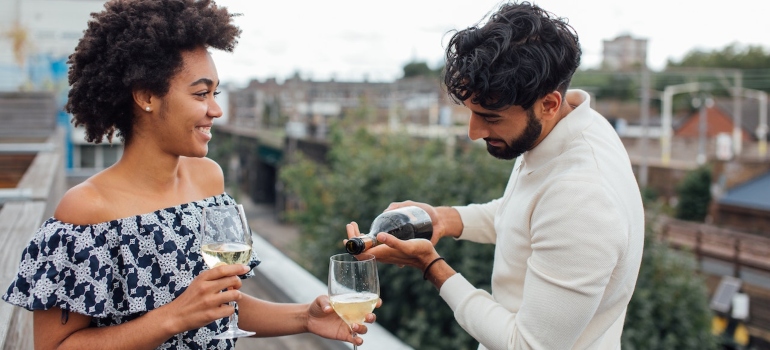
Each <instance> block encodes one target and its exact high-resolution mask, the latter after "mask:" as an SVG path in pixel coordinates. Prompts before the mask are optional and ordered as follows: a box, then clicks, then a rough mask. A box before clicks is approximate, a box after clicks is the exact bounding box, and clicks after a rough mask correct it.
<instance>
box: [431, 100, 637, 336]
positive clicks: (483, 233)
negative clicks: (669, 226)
mask: <svg viewBox="0 0 770 350" xmlns="http://www.w3.org/2000/svg"><path fill="white" fill-rule="evenodd" d="M567 101H569V102H570V103H571V104H574V105H578V104H579V106H578V107H577V108H576V109H574V110H573V111H572V112H571V113H569V114H568V115H567V116H566V117H564V118H563V119H562V120H561V121H559V123H558V124H557V125H556V126H555V128H554V129H553V130H552V131H551V133H550V134H549V135H548V136H547V137H546V138H545V139H544V140H543V141H542V142H541V143H540V144H539V145H538V146H537V147H535V148H534V149H532V150H530V151H529V152H526V153H524V154H523V155H522V156H521V157H519V158H518V159H517V160H516V163H515V165H514V168H513V172H512V173H511V177H510V180H509V182H508V185H507V187H506V189H505V193H504V195H503V197H502V198H499V199H496V200H493V201H491V202H489V203H486V204H478V205H477V204H472V205H468V206H464V207H456V209H457V210H458V211H459V213H460V216H461V218H462V221H463V225H464V230H463V232H462V235H461V236H460V239H465V240H470V241H474V242H479V243H494V244H495V257H494V268H493V271H492V294H491V295H490V294H489V293H487V292H486V291H484V290H481V289H476V288H475V287H473V286H472V285H471V284H470V283H469V282H468V281H467V280H466V279H465V278H464V277H463V276H462V275H460V274H456V275H454V276H452V277H451V278H449V279H448V280H447V281H446V282H445V283H444V285H443V286H442V287H441V291H440V294H441V297H442V298H444V300H445V301H446V302H447V303H448V304H449V306H450V307H451V308H452V310H453V311H454V313H455V317H456V318H457V321H458V322H459V323H460V325H461V326H462V327H463V328H464V329H465V330H466V331H468V333H469V334H471V335H472V336H473V337H474V338H475V339H476V340H478V341H479V342H480V343H481V346H480V347H479V348H480V349H546V350H556V349H619V348H620V335H621V332H622V330H623V322H624V319H625V313H626V306H627V305H628V302H629V300H630V298H631V295H632V293H633V291H634V286H635V284H636V278H637V275H638V272H639V264H640V262H641V258H642V248H643V247H642V246H643V244H644V243H643V239H644V213H643V209H642V200H641V196H640V194H639V188H638V185H637V183H636V180H635V178H634V175H633V173H632V170H631V163H630V161H629V158H628V154H627V153H626V150H625V148H624V147H623V144H622V143H621V141H620V139H619V137H618V135H617V134H616V132H615V130H613V128H612V126H611V125H610V124H609V123H608V122H607V120H606V119H605V118H603V117H602V116H601V115H599V114H598V113H597V112H595V111H594V110H592V109H591V108H590V97H589V96H588V94H587V93H586V92H584V91H580V90H570V91H569V93H568V94H567Z"/></svg>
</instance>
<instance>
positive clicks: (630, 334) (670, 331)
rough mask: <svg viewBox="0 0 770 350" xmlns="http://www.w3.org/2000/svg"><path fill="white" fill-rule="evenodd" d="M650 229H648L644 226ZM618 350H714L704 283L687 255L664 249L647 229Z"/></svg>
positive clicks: (710, 316)
mask: <svg viewBox="0 0 770 350" xmlns="http://www.w3.org/2000/svg"><path fill="white" fill-rule="evenodd" d="M648 226H649V225H648ZM644 244H645V245H644V255H643V257H642V266H641V268H640V270H639V278H638V280H637V282H636V289H635V290H634V295H633V297H632V298H631V302H630V303H629V305H628V311H627V313H626V323H625V325H624V329H623V336H622V341H623V346H622V347H623V349H624V350H626V349H628V350H635V349H644V350H653V349H661V350H663V349H681V350H687V349H693V350H707V349H716V345H717V342H716V338H715V337H714V336H713V335H712V334H711V319H712V313H711V310H710V309H709V307H708V305H709V301H708V291H707V290H706V284H705V281H704V280H703V278H702V277H701V276H699V275H698V274H697V273H696V261H695V258H694V256H693V255H692V254H691V253H688V252H683V251H677V250H673V249H671V248H669V247H668V246H667V245H666V244H665V243H662V242H660V241H658V240H656V239H654V234H653V233H652V232H651V231H650V230H648V233H647V236H646V237H645V243H644Z"/></svg>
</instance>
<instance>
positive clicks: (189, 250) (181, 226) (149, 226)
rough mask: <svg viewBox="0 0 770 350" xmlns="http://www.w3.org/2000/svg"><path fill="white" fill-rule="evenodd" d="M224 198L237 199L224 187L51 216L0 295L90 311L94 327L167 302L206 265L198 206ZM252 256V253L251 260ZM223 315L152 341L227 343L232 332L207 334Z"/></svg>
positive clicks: (223, 323) (179, 345)
mask: <svg viewBox="0 0 770 350" xmlns="http://www.w3.org/2000/svg"><path fill="white" fill-rule="evenodd" d="M230 204H235V200H234V199H233V198H232V197H230V196H229V195H227V194H226V193H223V194H220V195H216V196H213V197H209V198H206V199H202V200H199V201H195V202H191V203H186V204H182V205H178V206H175V207H171V208H166V209H162V210H157V211H155V212H152V213H148V214H143V215H137V216H134V217H129V218H124V219H118V220H113V221H109V222H104V223H99V224H94V225H72V224H67V223H64V222H61V221H58V220H56V219H55V218H50V219H48V220H47V221H46V222H45V223H43V225H42V226H41V227H40V228H39V229H38V230H37V232H36V233H35V235H34V237H33V238H32V240H31V242H30V244H29V246H28V247H27V248H26V249H24V251H23V252H22V256H21V262H20V263H19V273H18V275H17V276H16V278H15V279H14V280H13V282H12V283H11V285H10V287H8V291H7V292H6V293H5V295H3V299H4V300H5V301H7V302H9V303H11V304H14V305H18V306H21V307H23V308H25V309H27V310H47V309H50V308H52V307H58V308H61V309H62V310H66V311H63V312H77V313H79V314H83V315H88V316H91V317H92V319H91V326H93V327H106V326H112V325H117V324H121V323H124V322H128V321H131V320H133V319H135V318H137V317H139V316H141V315H143V314H144V313H146V312H147V311H150V310H153V309H156V308H158V307H160V306H162V305H165V304H168V303H170V302H171V301H172V300H174V298H176V297H178V296H179V295H180V294H182V292H184V291H185V289H186V288H187V286H189V285H190V283H191V282H192V280H193V278H195V276H198V275H199V274H200V273H201V272H202V271H203V270H205V269H207V267H206V265H205V263H204V262H203V258H202V257H201V254H200V239H199V230H200V224H199V222H200V218H201V211H202V208H204V207H209V206H216V205H230ZM258 264H259V260H258V259H257V257H256V255H255V254H254V253H252V257H251V261H250V262H249V265H250V267H251V268H252V269H253V268H254V267H256V266H257V265H258ZM251 276H253V271H250V272H249V273H248V274H246V275H245V276H244V277H251ZM228 321H229V320H228V318H223V319H221V320H218V321H216V322H213V323H211V324H209V325H207V326H206V327H203V328H200V329H194V330H191V331H187V332H184V333H180V334H177V335H176V336H174V337H172V338H171V339H168V340H167V341H166V342H165V343H163V344H162V345H161V346H160V347H158V349H232V348H234V347H235V341H234V340H216V339H211V336H213V335H214V334H217V333H219V332H221V331H224V330H225V329H226V328H227V323H228Z"/></svg>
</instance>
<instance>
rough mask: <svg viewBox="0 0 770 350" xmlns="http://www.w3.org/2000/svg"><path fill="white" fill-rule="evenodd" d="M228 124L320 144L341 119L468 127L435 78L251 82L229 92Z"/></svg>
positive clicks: (296, 78) (393, 124) (390, 124)
mask: <svg viewBox="0 0 770 350" xmlns="http://www.w3.org/2000/svg"><path fill="white" fill-rule="evenodd" d="M229 95H230V101H229V109H230V111H231V120H230V121H229V123H230V124H232V125H235V126H239V127H247V128H256V129H269V128H279V129H281V128H285V129H286V131H287V133H290V134H291V136H295V137H306V136H308V137H315V138H320V139H323V138H324V137H325V135H326V133H327V131H328V126H329V125H330V124H331V123H332V122H334V121H336V120H341V119H346V120H350V121H352V122H361V123H365V124H367V125H369V126H387V127H390V128H396V127H399V126H401V125H421V126H451V125H457V124H464V123H466V122H467V116H468V113H467V111H465V110H464V108H462V106H458V105H457V104H455V103H454V102H452V101H451V100H450V99H449V97H448V96H447V94H446V93H445V92H444V91H443V90H442V88H441V84H440V82H439V80H438V79H436V78H433V77H425V76H417V77H411V78H406V79H399V80H397V81H395V82H367V81H363V82H341V81H335V80H330V81H312V80H306V79H303V78H301V77H300V76H299V75H295V76H293V77H291V78H289V79H287V80H285V81H284V82H282V83H279V82H278V81H277V80H276V79H275V78H271V79H267V80H265V81H262V82H260V81H257V80H253V81H252V82H251V83H250V84H249V85H248V86H247V87H245V88H243V89H234V90H231V91H229Z"/></svg>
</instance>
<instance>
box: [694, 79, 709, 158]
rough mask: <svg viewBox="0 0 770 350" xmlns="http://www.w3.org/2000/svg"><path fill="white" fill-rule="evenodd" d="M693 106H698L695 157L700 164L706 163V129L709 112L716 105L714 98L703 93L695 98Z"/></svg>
mask: <svg viewBox="0 0 770 350" xmlns="http://www.w3.org/2000/svg"><path fill="white" fill-rule="evenodd" d="M692 102H693V107H695V108H698V110H699V114H698V156H697V157H696V158H695V160H696V162H697V163H698V165H703V164H706V159H707V156H706V131H707V123H708V122H707V120H706V117H707V112H708V109H709V108H711V107H713V106H714V100H712V99H711V98H710V97H707V96H706V95H705V94H701V96H700V97H697V98H694V99H693V101H692Z"/></svg>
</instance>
